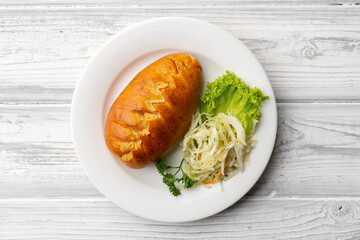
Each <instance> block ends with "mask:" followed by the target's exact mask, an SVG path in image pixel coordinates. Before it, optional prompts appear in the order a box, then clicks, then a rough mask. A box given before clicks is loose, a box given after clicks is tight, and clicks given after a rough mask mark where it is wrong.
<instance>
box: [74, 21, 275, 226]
mask: <svg viewBox="0 0 360 240" xmlns="http://www.w3.org/2000/svg"><path fill="white" fill-rule="evenodd" d="M173 52H187V53H189V54H192V55H193V56H195V57H196V58H197V59H198V61H199V62H200V64H201V65H202V68H203V76H204V86H203V89H205V82H206V81H213V80H214V79H215V78H216V77H217V76H219V75H221V74H223V73H224V72H225V70H230V71H233V72H235V73H236V74H237V75H238V76H240V77H241V78H242V79H243V80H244V81H245V82H246V83H247V84H248V85H250V86H252V87H254V86H257V87H259V88H260V89H261V90H262V91H263V93H264V94H266V95H268V96H270V99H269V100H266V101H264V107H263V108H261V112H262V117H261V121H260V124H259V125H258V128H257V133H256V139H257V140H258V144H257V147H256V148H255V149H254V150H253V151H252V152H251V155H250V165H249V166H248V167H246V169H245V171H244V172H243V173H240V174H238V175H236V176H235V177H233V178H232V179H230V180H229V181H226V182H224V183H223V191H221V189H220V185H219V184H214V185H213V187H212V188H210V189H208V188H205V187H202V186H199V187H196V188H193V189H191V190H182V191H181V192H182V195H181V196H179V197H173V196H172V195H171V194H170V192H169V190H168V189H167V187H166V186H165V185H164V184H163V183H162V178H161V176H160V174H159V173H158V172H157V170H156V168H155V166H154V165H151V166H149V167H146V168H144V169H140V170H133V169H129V168H127V167H126V166H124V165H123V164H122V163H121V162H120V161H119V160H117V159H116V158H115V157H113V155H112V154H111V153H110V152H109V150H108V149H107V147H106V144H105V141H104V123H105V119H106V116H107V113H108V111H109V109H110V106H111V104H112V103H113V101H114V100H115V99H116V97H117V96H118V95H119V94H120V93H121V91H122V90H123V89H124V88H125V86H126V85H127V84H128V83H129V81H130V80H131V79H132V78H133V77H134V76H135V75H136V73H138V72H139V71H140V70H141V69H143V68H144V67H146V66H147V65H148V64H150V63H151V62H153V61H155V60H157V59H158V58H160V57H162V56H164V55H166V54H169V53H173ZM71 128H72V136H73V140H74V145H75V148H76V152H77V155H78V157H79V159H80V162H81V164H82V166H83V167H84V169H85V172H86V174H87V175H88V177H89V178H90V180H91V181H92V183H93V184H94V185H95V186H96V187H97V189H98V190H99V191H100V192H101V193H102V194H104V195H105V196H106V197H107V198H108V199H110V200H111V201H113V202H114V203H115V204H117V205H118V206H119V207H121V208H123V209H125V210H127V211H129V212H132V213H134V214H136V215H138V216H141V217H144V218H148V219H153V220H157V221H164V222H185V221H192V220H197V219H201V218H205V217H208V216H211V215H213V214H215V213H217V212H219V211H222V210H224V209H225V208H227V207H229V206H230V205H232V204H233V203H235V202H236V201H238V200H239V199H240V198H241V197H243V196H244V195H245V194H246V192H248V191H249V190H250V188H251V187H252V186H253V185H254V184H255V183H256V181H257V180H258V179H259V177H260V175H261V174H262V172H263V171H264V169H265V167H266V165H267V163H268V161H269V158H270V155H271V152H272V149H273V146H274V142H275V136H276V128H277V112H276V103H275V97H274V93H273V90H272V88H271V85H270V82H269V80H268V78H267V76H266V74H265V72H264V70H263V68H262V66H261V65H260V63H259V62H258V61H257V59H256V58H255V57H254V55H253V54H252V53H251V52H250V51H249V50H248V49H247V48H246V46H245V45H244V44H242V43H241V42H240V41H239V40H238V39H236V38H235V37H234V36H232V35H231V34H229V33H228V32H226V31H224V30H222V29H220V28H218V27H216V26H214V25H212V24H209V23H206V22H203V21H199V20H196V19H191V18H182V17H171V18H157V19H152V20H149V21H145V22H141V23H138V24H136V25H134V26H132V27H130V28H127V29H125V30H124V31H122V32H120V33H118V34H117V35H115V36H114V37H113V38H112V39H111V40H109V41H108V42H107V43H106V44H105V45H104V46H103V47H102V48H101V49H100V50H99V51H98V52H97V53H96V54H95V55H94V56H93V57H92V58H91V60H90V61H89V63H88V64H87V66H86V68H85V69H84V71H83V73H82V76H81V79H80V81H79V82H78V84H77V86H76V89H75V93H74V96H73V101H72V108H71ZM166 158H167V159H168V161H169V162H173V163H178V162H180V160H181V158H182V153H181V150H180V148H179V147H178V146H175V147H174V148H173V149H172V150H171V151H170V152H169V153H168V154H167V155H166Z"/></svg>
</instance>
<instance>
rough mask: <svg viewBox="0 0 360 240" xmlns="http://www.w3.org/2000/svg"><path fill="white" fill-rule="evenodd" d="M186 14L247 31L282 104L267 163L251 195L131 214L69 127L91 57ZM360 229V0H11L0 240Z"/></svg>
mask: <svg viewBox="0 0 360 240" xmlns="http://www.w3.org/2000/svg"><path fill="white" fill-rule="evenodd" d="M160 16H189V17H196V18H199V19H203V20H206V21H209V22H211V23H214V24H216V25H218V26H220V27H222V28H224V29H226V30H228V31H229V32H231V33H232V34H234V35H235V36H236V37H238V38H239V39H241V40H242V41H243V42H244V43H245V44H246V45H247V46H248V47H249V48H250V49H251V50H252V51H253V53H254V54H255V55H256V57H257V58H258V59H259V60H260V62H261V63H262V64H263V66H264V67H265V70H266V72H267V74H268V75H269V78H270V80H271V82H272V85H273V88H274V91H275V94H276V97H277V101H278V112H279V120H278V122H279V129H278V136H277V141H276V146H275V148H274V152H273V155H272V158H271V160H270V163H269V165H268V167H267V169H266V171H265V173H264V174H263V176H262V177H261V179H260V180H259V181H258V183H257V184H256V185H255V186H254V188H253V189H252V190H251V191H250V192H249V193H248V194H247V197H245V199H243V200H241V201H239V202H237V203H236V204H235V205H234V206H232V207H230V208H229V209H227V210H225V211H223V212H221V213H219V214H217V215H215V216H213V217H210V218H207V219H203V220H199V221H196V222H192V223H183V224H165V223H156V222H152V221H148V220H144V219H141V218H139V217H136V216H133V215H131V214H129V213H126V212H125V211H124V210H122V209H119V208H118V207H116V206H114V205H113V204H112V203H110V202H109V201H108V200H107V199H105V198H104V197H103V196H102V195H101V194H100V193H99V192H98V191H97V190H96V189H95V188H94V187H93V185H92V184H91V183H90V181H89V180H88V179H87V177H86V175H85V174H84V172H83V170H82V169H81V167H80V165H79V162H78V160H77V158H76V155H75V151H74V148H73V145H72V140H71V136H70V128H69V114H70V103H71V97H72V93H73V90H74V86H75V84H76V81H77V80H78V77H79V75H80V73H81V70H82V68H83V67H84V65H85V64H86V62H87V61H88V59H89V58H90V56H91V55H92V54H94V52H95V51H96V50H97V49H98V48H99V47H100V46H101V44H103V43H104V42H105V41H106V40H107V39H109V38H110V37H111V36H113V35H114V34H116V33H117V32H118V31H121V30H122V29H124V28H125V27H127V26H130V25H131V24H134V23H136V22H139V21H142V20H146V19H149V18H152V17H160ZM142 238H149V239H187V238H197V239H230V238H233V239H240V238H245V239H290V238H295V239H360V3H359V2H357V1H334V0H329V1H325V0H319V1H315V2H313V1H311V2H310V1H306V2H305V1H304V2H301V1H297V2H294V1H287V0H280V1H264V0H256V1H243V2H240V1H234V0H231V1H230V0H229V1H210V0H209V1H198V0H196V1H194V0H192V1H184V0H182V1H177V2H176V3H171V4H170V3H169V2H167V1H163V0H158V1H151V2H150V1H136V2H135V1H118V0H116V1H115V0H106V1H93V0H81V1H78V2H76V3H74V2H73V1H66V0H54V1H45V0H39V1H32V2H31V3H30V2H29V1H18V0H11V1H10V0H3V1H1V2H0V239H142Z"/></svg>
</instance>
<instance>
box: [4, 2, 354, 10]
mask: <svg viewBox="0 0 360 240" xmlns="http://www.w3.org/2000/svg"><path fill="white" fill-rule="evenodd" d="M26 3H27V4H22V3H15V4H6V3H2V4H0V11H1V10H27V9H29V10H34V9H36V10H51V9H56V10H64V9H126V8H139V7H141V8H144V9H153V8H166V9H191V8H217V9H218V8H222V9H226V8H228V9H233V8H234V7H238V8H261V7H266V8H268V7H271V8H278V9H279V8H299V7H300V8H314V7H318V8H329V9H334V8H348V7H351V8H357V7H359V8H360V3H359V2H356V1H354V2H349V3H346V2H344V3H336V2H332V3H331V2H327V1H326V2H324V3H322V4H321V3H309V2H304V3H298V2H297V3H296V4H293V3H292V2H286V1H285V2H282V3H281V2H280V3H279V2H277V3H264V2H259V3H256V2H254V1H250V2H248V3H246V2H245V3H244V2H242V3H241V4H239V3H238V2H237V1H233V3H229V2H226V3H224V4H222V3H221V2H220V3H219V2H218V1H213V2H211V1H210V2H208V3H206V2H205V3H204V2H203V1H183V2H180V3H177V4H169V3H164V2H163V3H161V2H160V3H155V4H152V3H150V4H149V3H148V2H146V1H145V2H143V3H133V2H129V3H121V2H116V3H102V4H98V2H96V3H87V4H84V3H80V4H74V3H73V2H71V3H66V2H65V3H64V1H63V3H61V2H60V3H52V4H49V3H48V2H44V3H40V4H31V3H30V4H29V3H28V2H26Z"/></svg>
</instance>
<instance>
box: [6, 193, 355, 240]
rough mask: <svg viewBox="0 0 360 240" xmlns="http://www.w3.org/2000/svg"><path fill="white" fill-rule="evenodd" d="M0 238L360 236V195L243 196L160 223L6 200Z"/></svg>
mask: <svg viewBox="0 0 360 240" xmlns="http://www.w3.org/2000/svg"><path fill="white" fill-rule="evenodd" d="M0 212H1V216H0V238H1V239H7V240H11V239H12V240H15V239H120V238H121V239H143V238H146V239H189V238H196V239H240V238H246V239H290V238H291V239H292V238H296V239H359V238H360V200H359V199H347V200H342V199H338V200H314V199H297V200H291V199H244V200H241V201H239V202H237V203H236V204H234V205H233V206H232V207H230V208H229V209H227V210H225V211H223V212H221V213H219V214H217V215H215V216H212V217H209V218H206V219H203V220H199V221H195V222H190V223H176V224H170V223H157V222H152V221H149V220H146V219H142V218H139V217H137V216H134V215H131V214H129V213H127V212H125V211H124V210H122V209H120V208H118V207H116V206H114V205H113V204H112V203H110V202H107V201H26V200H25V201H1V202H0Z"/></svg>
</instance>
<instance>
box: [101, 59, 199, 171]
mask: <svg viewBox="0 0 360 240" xmlns="http://www.w3.org/2000/svg"><path fill="white" fill-rule="evenodd" d="M201 81H202V71H201V66H200V64H199V63H198V61H197V60H196V59H195V58H194V57H192V56H191V55H188V54H186V53H175V54H170V55H168V56H165V57H163V58H160V59H159V60H157V61H155V62H154V63H152V64H150V65H149V66H148V67H146V68H145V69H143V70H142V71H141V72H139V73H138V74H137V75H136V76H135V77H134V79H133V80H132V81H131V82H130V83H129V84H128V85H127V87H126V88H125V89H124V91H123V92H122V93H121V94H120V95H119V97H118V98H117V99H116V100H115V102H114V103H113V105H112V107H111V109H110V111H109V113H108V117H107V119H106V124H105V141H106V144H107V146H108V148H109V149H110V151H111V152H113V153H114V154H115V156H116V157H117V158H119V159H120V160H121V161H123V162H124V163H125V164H126V165H127V166H128V167H131V168H143V167H145V166H146V165H148V164H149V163H151V162H155V161H157V160H158V159H159V158H160V157H161V155H162V154H164V153H165V152H166V151H167V150H169V149H170V148H171V147H172V146H173V145H174V144H175V143H176V142H177V141H178V140H179V139H180V138H181V136H182V135H183V134H184V131H185V130H186V128H187V126H188V125H189V123H190V121H191V117H192V115H193V113H194V111H195V109H196V106H197V103H198V100H199V95H200V88H201Z"/></svg>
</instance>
